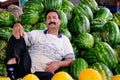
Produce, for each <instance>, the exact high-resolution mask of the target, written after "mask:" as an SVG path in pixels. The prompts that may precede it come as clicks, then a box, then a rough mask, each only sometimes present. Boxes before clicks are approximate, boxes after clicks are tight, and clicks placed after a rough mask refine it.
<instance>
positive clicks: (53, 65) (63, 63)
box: [45, 58, 73, 73]
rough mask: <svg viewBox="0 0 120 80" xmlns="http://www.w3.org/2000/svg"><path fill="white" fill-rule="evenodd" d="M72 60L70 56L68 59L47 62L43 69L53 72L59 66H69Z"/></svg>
mask: <svg viewBox="0 0 120 80" xmlns="http://www.w3.org/2000/svg"><path fill="white" fill-rule="evenodd" d="M72 61H73V60H72V59H71V58H68V59H65V60H62V61H53V62H49V63H47V66H46V68H45V71H46V72H52V73H54V72H55V71H56V70H58V69H59V68H64V67H68V66H70V64H71V62H72Z"/></svg>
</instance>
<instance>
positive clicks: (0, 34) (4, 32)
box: [0, 27, 12, 41]
mask: <svg viewBox="0 0 120 80" xmlns="http://www.w3.org/2000/svg"><path fill="white" fill-rule="evenodd" d="M11 35H12V28H10V27H3V28H0V39H1V40H5V41H9V38H10V37H11Z"/></svg>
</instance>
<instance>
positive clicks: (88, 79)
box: [78, 68, 102, 80]
mask: <svg viewBox="0 0 120 80" xmlns="http://www.w3.org/2000/svg"><path fill="white" fill-rule="evenodd" d="M78 80H102V77H101V75H100V73H99V72H98V71H97V70H94V69H92V68H87V69H84V70H82V71H80V73H79V74H78Z"/></svg>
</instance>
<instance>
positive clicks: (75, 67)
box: [70, 58, 88, 80]
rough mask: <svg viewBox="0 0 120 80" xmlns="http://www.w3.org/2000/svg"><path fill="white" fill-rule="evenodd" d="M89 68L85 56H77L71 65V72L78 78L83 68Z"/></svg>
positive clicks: (76, 79)
mask: <svg viewBox="0 0 120 80" xmlns="http://www.w3.org/2000/svg"><path fill="white" fill-rule="evenodd" d="M86 68H88V63H87V62H86V61H85V60H84V59H83V58H77V59H76V60H74V61H73V62H72V63H71V65H70V74H71V76H72V77H73V78H74V79H75V80H78V74H79V72H80V71H81V70H83V69H86Z"/></svg>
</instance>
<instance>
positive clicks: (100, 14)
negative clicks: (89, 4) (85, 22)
mask: <svg viewBox="0 0 120 80" xmlns="http://www.w3.org/2000/svg"><path fill="white" fill-rule="evenodd" d="M94 18H102V19H104V20H105V21H109V20H112V19H113V14H112V13H111V12H110V10H109V9H108V8H106V7H102V8H100V9H99V10H98V11H96V13H95V15H94Z"/></svg>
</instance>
